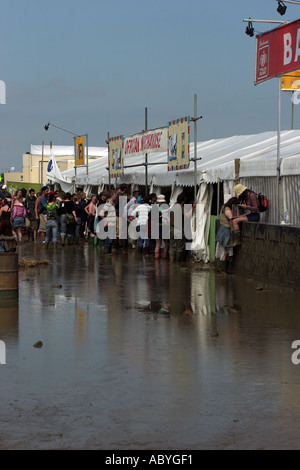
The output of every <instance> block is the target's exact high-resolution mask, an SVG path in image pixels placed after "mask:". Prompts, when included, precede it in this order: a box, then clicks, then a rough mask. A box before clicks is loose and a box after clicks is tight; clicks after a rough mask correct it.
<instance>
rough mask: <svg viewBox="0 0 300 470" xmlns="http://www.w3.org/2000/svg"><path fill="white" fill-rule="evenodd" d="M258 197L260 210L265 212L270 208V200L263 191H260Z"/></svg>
mask: <svg viewBox="0 0 300 470" xmlns="http://www.w3.org/2000/svg"><path fill="white" fill-rule="evenodd" d="M257 197H258V208H259V212H265V211H266V210H268V208H269V202H268V199H267V198H266V196H265V195H264V194H262V193H259V194H258V195H257Z"/></svg>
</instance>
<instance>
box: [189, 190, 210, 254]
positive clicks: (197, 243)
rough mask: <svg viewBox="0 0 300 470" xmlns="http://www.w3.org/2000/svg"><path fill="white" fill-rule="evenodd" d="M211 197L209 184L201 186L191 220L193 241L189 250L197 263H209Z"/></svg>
mask: <svg viewBox="0 0 300 470" xmlns="http://www.w3.org/2000/svg"><path fill="white" fill-rule="evenodd" d="M212 196H213V187H212V185H211V184H204V183H203V184H201V185H200V188H199V191H198V194H197V206H196V212H195V214H194V216H193V220H192V236H193V241H192V244H191V250H192V254H193V257H194V258H195V259H196V260H198V261H204V262H205V263H207V262H208V261H209V244H208V239H209V230H210V214H211V204H212Z"/></svg>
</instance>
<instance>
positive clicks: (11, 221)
mask: <svg viewBox="0 0 300 470" xmlns="http://www.w3.org/2000/svg"><path fill="white" fill-rule="evenodd" d="M121 197H122V198H123V199H122V202H124V201H125V204H123V205H122V204H121ZM186 201H187V196H186V195H185V194H184V193H182V194H180V195H179V196H178V198H177V202H176V203H175V204H174V206H173V208H171V210H170V208H169V206H168V205H167V201H166V198H165V196H164V195H163V194H159V195H156V194H155V193H152V194H150V195H149V196H148V195H143V194H141V193H140V192H139V191H138V190H136V191H134V192H133V194H132V196H130V195H129V194H128V191H127V186H126V185H121V186H120V187H119V188H118V189H117V190H111V191H104V192H102V193H100V194H92V195H91V196H90V197H89V198H87V196H86V194H85V193H84V192H83V190H82V189H81V188H77V189H76V192H75V193H74V194H71V193H69V192H66V193H64V192H62V191H51V190H50V189H49V188H48V187H47V186H44V187H42V188H41V191H40V192H39V193H38V194H36V193H35V190H34V189H29V190H28V191H27V190H25V189H24V188H22V189H18V190H17V191H16V192H15V194H14V195H11V194H10V193H8V192H7V187H6V186H5V185H4V186H2V188H0V235H4V236H13V237H15V240H16V241H17V243H18V244H21V243H24V242H32V243H43V244H44V246H45V248H46V249H48V248H49V246H50V244H51V246H53V247H57V246H58V245H59V246H62V247H64V246H65V245H66V244H67V245H78V244H79V243H84V242H86V241H87V240H90V241H92V242H93V241H94V243H95V244H98V242H99V240H101V242H99V243H102V244H103V247H104V252H105V254H111V253H112V249H113V248H115V249H117V250H122V249H124V248H128V247H130V248H131V249H134V250H137V251H139V252H143V253H145V254H149V255H153V257H154V258H155V259H159V258H160V257H162V258H169V259H170V260H171V261H175V260H176V261H181V260H184V259H185V258H186V255H187V251H186V242H187V241H188V240H189V239H190V238H191V237H189V236H188V235H187V233H186V232H187V231H186V230H185V229H186V226H187V225H188V224H186V223H185V220H186V219H188V220H190V219H191V216H192V212H193V207H195V204H194V206H193V207H191V209H190V210H189V211H188V212H186V211H184V204H185V203H186ZM154 220H155V221H156V223H154ZM124 221H125V223H124ZM132 222H133V223H132ZM124 225H125V227H124ZM101 230H102V231H101ZM124 230H125V231H124ZM122 234H123V236H122ZM0 245H1V244H0Z"/></svg>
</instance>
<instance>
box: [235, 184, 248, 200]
mask: <svg viewBox="0 0 300 470" xmlns="http://www.w3.org/2000/svg"><path fill="white" fill-rule="evenodd" d="M246 189H247V187H246V186H243V185H242V184H237V185H236V186H235V187H234V191H235V194H236V197H240V195H241V194H243V192H244V191H246Z"/></svg>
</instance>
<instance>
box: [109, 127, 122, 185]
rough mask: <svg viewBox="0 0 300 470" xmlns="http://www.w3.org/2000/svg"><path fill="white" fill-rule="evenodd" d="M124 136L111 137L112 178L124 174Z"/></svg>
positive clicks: (110, 162)
mask: <svg viewBox="0 0 300 470" xmlns="http://www.w3.org/2000/svg"><path fill="white" fill-rule="evenodd" d="M123 152H124V138H123V136H119V137H112V138H111V139H109V146H108V153H109V173H110V176H111V177H112V178H117V177H118V176H123V175H124V155H123Z"/></svg>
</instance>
